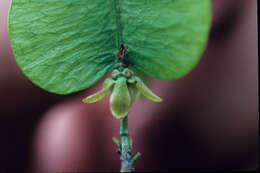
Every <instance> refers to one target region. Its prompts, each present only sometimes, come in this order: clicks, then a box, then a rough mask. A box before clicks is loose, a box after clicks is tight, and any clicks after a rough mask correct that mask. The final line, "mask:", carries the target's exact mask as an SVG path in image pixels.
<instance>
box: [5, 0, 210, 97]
mask: <svg viewBox="0 0 260 173" xmlns="http://www.w3.org/2000/svg"><path fill="white" fill-rule="evenodd" d="M209 26H210V1H209V0H199V1H192V0H163V1H158V0H12V3H11V8H10V12H9V24H8V28H9V35H10V40H11V45H12V48H13V52H14V55H15V58H16V61H17V63H18V65H19V67H20V68H21V69H22V71H23V72H24V73H25V75H26V76H27V77H28V78H29V79H30V80H31V81H32V82H33V83H35V84H36V85H38V86H40V87H41V88H43V89H45V90H47V91H50V92H54V93H58V94H68V93H72V92H76V91H79V90H83V89H85V88H88V87H89V86H91V85H93V84H95V83H96V82H97V81H98V80H100V79H101V78H102V77H103V76H104V75H105V74H106V73H107V72H108V71H109V70H111V69H112V67H113V66H114V65H115V64H116V63H117V61H118V58H117V57H116V52H117V51H118V50H119V47H120V44H121V43H122V44H124V45H125V46H128V47H129V52H128V54H127V56H126V62H127V63H128V64H129V65H130V66H131V67H133V68H136V69H137V70H139V71H141V72H144V73H146V74H147V75H149V76H150V77H153V78H158V79H167V80H168V79H176V78H179V77H181V76H183V75H185V74H187V73H188V72H189V71H190V70H191V69H192V68H193V67H194V65H195V64H196V63H197V62H198V60H199V57H200V55H201V53H202V51H203V49H204V47H205V44H206V41H207V36H208V31H209Z"/></svg>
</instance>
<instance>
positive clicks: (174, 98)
mask: <svg viewBox="0 0 260 173" xmlns="http://www.w3.org/2000/svg"><path fill="white" fill-rule="evenodd" d="M9 3H10V1H9V0H1V1H0V98H1V100H0V173H2V172H3V173H6V172H39V173H40V172H43V173H45V172H46V173H47V172H59V171H60V172H72V171H82V172H83V171H86V172H92V171H118V170H119V168H120V161H119V156H118V155H117V154H116V153H115V150H116V147H115V145H114V144H113V143H112V140H111V138H112V137H113V136H118V133H119V123H120V122H119V121H118V120H115V119H114V118H113V117H112V116H111V114H110V112H109V101H108V98H109V97H106V99H105V100H103V101H101V102H100V103H97V104H93V105H84V104H82V103H81V99H82V98H84V97H85V96H87V95H89V94H90V93H93V92H95V91H97V90H98V89H100V87H101V82H99V83H98V84H97V85H95V86H93V87H91V88H89V89H87V90H86V91H82V92H79V93H76V94H72V95H68V96H59V95H55V94H51V93H48V92H46V91H43V90H42V89H40V88H38V87H36V86H35V85H33V84H32V83H31V82H30V81H29V80H28V79H27V78H26V77H25V76H24V75H23V73H22V72H21V71H20V69H19V68H18V67H17V65H16V63H15V60H14V57H13V53H12V50H11V47H10V43H9V37H8V32H7V15H8V8H9ZM212 12H213V13H212V17H213V21H212V28H211V33H210V38H209V43H208V45H207V48H206V51H205V52H204V54H203V57H202V59H201V61H200V62H199V64H198V65H197V66H196V68H195V69H194V70H193V71H192V72H191V73H190V74H189V75H187V76H185V77H184V78H182V79H179V80H177V81H159V80H153V81H152V84H151V86H152V90H153V91H154V92H155V93H157V94H158V95H159V96H161V97H162V98H163V99H164V102H163V103H161V104H156V103H151V102H149V101H138V102H137V103H136V104H135V105H134V106H133V109H132V110H131V112H130V114H129V130H130V135H131V136H132V138H133V141H134V150H135V151H140V152H141V153H142V157H141V158H140V159H139V160H138V161H137V163H136V171H220V170H226V171H235V170H240V171H241V170H255V169H257V168H258V159H259V157H258V152H259V149H258V135H259V134H258V130H259V129H258V120H259V119H258V113H259V112H258V111H259V108H258V97H259V94H258V73H257V72H258V50H257V47H258V44H257V36H258V35H257V0H228V1H227V0H212Z"/></svg>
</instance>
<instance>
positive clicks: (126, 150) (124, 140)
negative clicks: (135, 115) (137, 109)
mask: <svg viewBox="0 0 260 173" xmlns="http://www.w3.org/2000/svg"><path fill="white" fill-rule="evenodd" d="M127 123H128V117H127V116H126V117H125V118H123V119H122V120H121V125H120V138H121V142H119V141H118V140H117V139H116V138H113V141H114V142H115V143H116V144H117V146H118V147H119V153H120V154H121V157H120V160H121V170H120V172H134V163H135V161H136V160H137V159H138V158H139V157H140V156H141V154H140V153H136V154H135V155H134V156H133V157H132V156H131V153H132V140H131V139H130V138H129V133H128V125H127Z"/></svg>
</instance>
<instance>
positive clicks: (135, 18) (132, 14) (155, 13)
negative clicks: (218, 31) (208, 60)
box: [120, 0, 211, 80]
mask: <svg viewBox="0 0 260 173" xmlns="http://www.w3.org/2000/svg"><path fill="white" fill-rule="evenodd" d="M120 5H121V13H120V14H121V20H120V21H121V25H122V26H123V29H122V39H123V44H124V45H126V46H128V50H129V52H128V54H127V60H128V62H129V64H131V65H132V66H133V67H134V68H137V69H138V70H140V71H142V72H144V73H146V74H148V75H149V76H151V77H153V78H157V79H163V80H170V79H177V78H180V77H182V76H184V75H185V74H187V73H188V72H189V71H190V70H191V69H192V68H193V67H194V66H195V65H196V64H197V62H198V60H199V58H200V56H201V54H202V51H203V50H204V48H205V45H206V42H207V39H208V33H209V28H210V22H211V21H210V16H211V14H210V1H209V0H161V1H159V0H131V1H127V0H122V1H120Z"/></svg>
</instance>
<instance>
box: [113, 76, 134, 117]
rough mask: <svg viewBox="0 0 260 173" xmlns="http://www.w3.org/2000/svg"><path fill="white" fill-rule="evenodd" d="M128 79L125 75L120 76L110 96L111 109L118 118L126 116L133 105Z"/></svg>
mask: <svg viewBox="0 0 260 173" xmlns="http://www.w3.org/2000/svg"><path fill="white" fill-rule="evenodd" d="M126 80H127V79H126V78H125V77H123V76H121V77H119V78H118V79H117V81H116V84H115V86H114V88H113V91H112V93H111V96H110V109H111V112H112V114H113V115H114V117H115V118H117V119H119V118H123V117H125V116H126V115H127V113H128V112H129V110H130V107H131V97H130V94H129V91H128V87H127V83H126Z"/></svg>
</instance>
